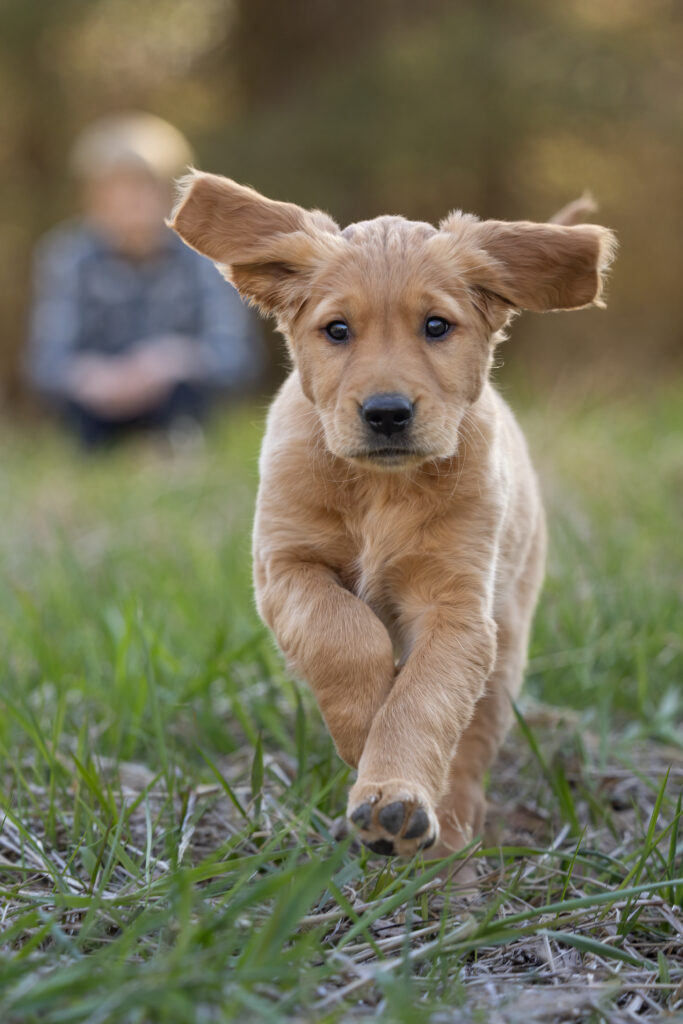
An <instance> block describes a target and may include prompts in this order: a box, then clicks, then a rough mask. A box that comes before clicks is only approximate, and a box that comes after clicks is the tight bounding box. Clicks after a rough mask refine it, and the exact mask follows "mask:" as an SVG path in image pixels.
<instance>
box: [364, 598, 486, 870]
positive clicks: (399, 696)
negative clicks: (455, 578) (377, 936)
mask: <svg viewBox="0 0 683 1024" xmlns="http://www.w3.org/2000/svg"><path fill="white" fill-rule="evenodd" d="M413 626H414V630H415V636H414V642H413V644H412V648H411V652H410V654H409V656H408V659H407V661H406V663H405V665H404V667H403V668H402V670H401V672H400V673H399V675H398V676H397V678H396V682H395V684H394V687H393V688H392V690H391V693H390V694H389V696H388V697H387V700H386V702H385V703H384V704H383V705H382V707H380V708H379V710H378V712H377V714H376V715H375V717H374V720H373V723H372V726H371V729H370V732H369V735H368V739H367V742H366V744H365V750H364V751H363V756H362V757H361V759H360V764H359V766H358V780H357V782H356V783H355V785H354V786H353V788H352V790H351V793H350V796H349V807H348V814H349V817H350V819H351V821H353V822H354V824H355V825H356V826H357V827H358V828H359V829H360V834H361V838H362V839H363V841H364V842H365V843H366V844H367V845H368V846H370V848H371V849H373V850H375V852H377V853H385V854H390V853H398V854H399V855H401V856H411V855H412V854H413V853H415V852H416V851H417V850H419V849H426V848H428V847H429V846H432V845H433V843H434V842H436V839H437V837H438V834H439V825H438V821H437V817H436V807H437V805H438V803H439V800H440V799H441V797H442V796H443V795H444V793H445V791H446V787H447V783H448V769H449V765H450V763H451V761H452V759H453V755H454V753H455V749H456V746H457V743H458V740H459V738H460V736H461V735H462V733H463V731H464V729H465V728H466V726H467V724H468V723H469V721H470V719H471V717H472V715H473V713H474V708H475V705H476V703H477V701H478V699H479V697H480V696H481V695H482V693H483V691H484V687H485V685H486V680H487V678H488V676H489V674H490V672H491V670H492V668H493V664H494V660H495V651H496V640H495V633H496V630H495V624H494V622H493V621H492V619H491V618H490V616H489V614H488V612H487V602H486V600H485V598H484V596H483V595H482V594H480V593H476V592H474V593H469V594H468V593H467V592H466V591H465V590H463V589H460V588H459V589H458V597H457V600H453V599H451V600H449V601H442V602H441V603H437V604H429V605H427V604H425V606H424V607H423V608H422V610H421V611H420V612H419V613H418V614H417V615H416V616H415V619H414V622H413Z"/></svg>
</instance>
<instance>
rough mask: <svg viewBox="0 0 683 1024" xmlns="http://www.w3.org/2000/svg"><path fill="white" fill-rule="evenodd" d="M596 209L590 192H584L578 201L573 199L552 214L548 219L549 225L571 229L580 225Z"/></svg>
mask: <svg viewBox="0 0 683 1024" xmlns="http://www.w3.org/2000/svg"><path fill="white" fill-rule="evenodd" d="M597 209H598V204H597V203H596V201H595V199H594V198H593V196H592V195H591V194H590V192H584V194H583V195H582V196H581V197H580V198H579V199H574V200H573V202H571V203H567V205H566V206H563V207H562V209H561V210H558V211H557V213H554V214H553V215H552V217H550V218H549V219H548V223H549V224H563V225H564V226H565V227H572V225H574V224H581V223H583V221H585V220H586V218H587V217H590V215H591V214H592V213H595V212H596V210H597Z"/></svg>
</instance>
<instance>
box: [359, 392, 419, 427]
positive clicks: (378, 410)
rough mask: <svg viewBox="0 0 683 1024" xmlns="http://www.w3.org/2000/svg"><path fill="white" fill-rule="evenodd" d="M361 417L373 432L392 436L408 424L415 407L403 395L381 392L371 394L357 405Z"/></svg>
mask: <svg viewBox="0 0 683 1024" xmlns="http://www.w3.org/2000/svg"><path fill="white" fill-rule="evenodd" d="M359 412H360V415H361V419H362V420H363V422H364V423H366V424H367V426H368V427H369V429H370V430H371V431H372V432H373V433H374V434H380V435H383V436H384V437H393V436H394V435H395V434H402V433H405V431H406V430H407V429H408V427H409V426H410V424H411V422H412V419H413V415H414V413H415V407H414V405H413V403H412V402H411V401H410V399H409V398H407V397H406V396H405V395H401V394H399V393H397V392H391V393H389V392H383V393H380V394H377V395H371V396H370V397H369V398H366V399H365V401H364V402H363V404H362V405H361V406H359Z"/></svg>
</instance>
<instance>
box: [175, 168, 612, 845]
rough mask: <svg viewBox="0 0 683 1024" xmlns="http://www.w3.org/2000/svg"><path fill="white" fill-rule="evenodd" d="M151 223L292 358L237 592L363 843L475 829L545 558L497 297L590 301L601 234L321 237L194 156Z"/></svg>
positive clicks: (353, 228)
mask: <svg viewBox="0 0 683 1024" xmlns="http://www.w3.org/2000/svg"><path fill="white" fill-rule="evenodd" d="M564 214H565V211H563V213H562V214H561V215H560V219H561V220H562V219H566V220H572V219H574V216H575V211H574V210H570V209H569V208H567V211H566V217H564ZM170 223H171V226H172V227H173V228H174V229H175V230H176V231H177V232H178V234H179V235H180V236H181V237H182V238H183V239H184V240H185V241H186V242H187V243H188V244H189V245H191V246H192V247H193V248H195V249H197V250H198V251H199V252H201V253H204V254H205V255H206V256H209V257H210V258H211V259H212V260H214V261H215V262H216V264H217V265H218V267H219V269H220V270H221V271H222V273H223V274H224V275H225V277H226V278H227V279H228V280H229V281H231V282H232V283H233V284H234V285H235V287H236V288H237V289H238V290H239V292H240V293H241V294H242V296H244V297H245V298H246V299H248V300H249V301H251V302H252V303H254V304H256V305H257V306H258V307H259V308H260V309H261V310H262V311H263V312H264V313H266V314H272V315H274V316H275V317H276V318H277V322H278V326H279V329H280V330H281V332H282V334H283V335H284V337H285V339H286V341H287V345H288V348H289V351H290V354H291V357H292V362H293V366H294V368H293V370H292V373H291V374H290V376H289V378H288V379H287V381H286V382H285V384H284V385H283V387H282V388H281V390H280V392H279V394H278V395H277V397H276V398H275V401H274V402H273V405H272V407H271V409H270V414H269V416H268V426H267V431H266V436H265V440H264V443H263V451H262V456H261V483H260V489H259V495H258V502H257V509H256V521H255V526H254V578H255V586H256V598H257V602H258V608H259V611H260V614H261V615H262V617H263V619H264V620H265V621H266V623H267V624H268V625H269V626H270V628H271V629H272V631H273V633H274V634H275V637H276V639H277V642H278V644H279V646H280V648H281V649H282V651H283V653H284V655H285V657H286V659H287V661H288V663H289V665H290V666H291V669H292V671H294V672H296V673H297V674H298V675H299V676H301V677H302V678H303V679H305V680H306V681H307V682H308V684H309V685H310V687H311V689H312V690H313V693H314V694H315V697H316V699H317V701H318V704H319V706H320V710H321V712H322V714H323V716H324V718H325V721H326V723H327V726H328V728H329V731H330V733H331V734H332V738H333V739H334V742H335V744H336V747H337V750H338V752H339V755H340V756H341V757H342V758H343V759H344V760H345V761H346V762H347V763H348V764H349V765H352V766H353V767H354V768H357V769H358V777H357V780H356V782H355V783H354V785H353V786H352V788H351V792H350V794H349V802H348V816H349V818H350V820H351V821H352V822H353V823H354V825H355V826H356V827H357V828H358V830H359V832H360V836H361V839H362V840H363V842H364V843H365V844H366V845H367V846H369V847H370V849H372V850H373V851H375V852H377V853H381V854H394V853H395V854H398V855H400V856H404V857H409V856H411V855H412V854H414V853H416V852H417V851H418V850H426V849H428V848H432V851H433V854H431V855H439V856H441V855H445V854H447V853H448V852H449V851H451V850H456V849H458V848H461V847H462V846H463V845H464V844H466V843H467V842H468V841H470V840H471V838H472V837H473V836H474V835H476V834H477V833H479V832H480V831H481V829H482V825H483V818H484V809H485V801H484V790H483V780H484V776H485V773H486V771H487V769H488V768H489V766H490V765H491V762H492V760H493V758H494V757H495V754H496V751H497V749H498V747H499V745H500V743H501V740H502V738H503V736H504V735H505V732H506V730H507V728H508V725H509V723H510V718H511V702H512V699H513V698H514V697H515V695H516V694H517V693H518V691H519V688H520V686H521V683H522V675H523V672H524V665H525V660H526V651H527V641H528V637H529V629H530V626H531V620H532V615H533V611H534V605H535V603H536V598H537V595H538V590H539V587H540V584H541V580H542V577H543V564H544V554H545V527H544V518H543V508H542V505H541V499H540V496H539V490H538V485H537V482H536V477H535V475H534V471H533V468H532V466H531V462H530V460H529V454H528V452H527V447H526V444H525V442H524V438H523V436H522V433H521V431H520V429H519V427H518V425H517V423H516V422H515V419H514V417H513V415H512V412H511V411H510V409H509V408H508V406H507V405H506V404H505V402H504V401H503V399H502V398H501V397H500V395H498V394H497V392H496V391H495V390H494V388H493V387H492V386H491V384H490V383H489V381H488V375H489V369H490V367H491V361H492V356H493V352H494V349H495V346H496V343H497V341H499V340H500V337H501V331H502V329H503V328H504V327H505V325H506V324H507V322H508V320H509V319H510V316H511V314H512V313H514V312H516V311H518V310H523V309H529V310H534V311H536V312H545V311H546V310H556V309H576V308H578V307H581V306H587V305H590V304H591V303H595V304H600V296H601V290H602V279H603V274H604V271H605V270H606V268H607V266H608V264H609V262H610V259H611V257H612V254H613V252H614V248H615V243H614V237H613V235H612V233H611V232H610V231H608V230H606V229H605V228H602V227H597V226H595V225H580V226H564V225H562V224H557V223H555V224H534V223H530V222H527V221H520V222H517V223H508V222H504V221H495V220H488V221H480V220H478V219H477V218H476V217H474V216H471V215H467V214H463V213H460V212H456V213H451V214H450V215H449V216H448V217H446V218H445V220H443V221H442V222H441V224H440V225H439V227H438V228H435V227H433V226H432V225H431V224H423V223H418V222H413V221H409V220H405V219H403V218H402V217H393V216H392V217H388V216H387V217H377V218H376V219H375V220H369V221H363V222H362V223H358V224H351V225H350V226H349V227H347V228H345V229H344V230H340V229H339V227H338V226H337V225H336V224H335V223H334V221H333V220H331V219H330V218H329V217H328V216H327V215H326V214H324V213H320V212H319V211H307V210H304V209H301V208H300V207H298V206H294V205H292V204H290V203H281V202H274V201H272V200H269V199H266V198H265V197H264V196H261V195H259V194H258V193H257V192H255V191H253V190H252V189H250V188H245V187H243V186H241V185H238V184H236V183H235V182H233V181H230V180H228V179H226V178H222V177H218V176H215V175H211V174H202V173H194V174H192V175H191V176H189V177H188V178H187V179H185V180H184V181H183V182H182V184H181V197H180V201H179V203H178V205H177V207H176V209H175V211H174V214H173V217H172V220H171V222H170Z"/></svg>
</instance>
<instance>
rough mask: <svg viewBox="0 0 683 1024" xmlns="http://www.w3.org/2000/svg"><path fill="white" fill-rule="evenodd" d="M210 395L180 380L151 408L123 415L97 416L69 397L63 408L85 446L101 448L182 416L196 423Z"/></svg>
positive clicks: (165, 425)
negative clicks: (132, 414)
mask: <svg viewBox="0 0 683 1024" xmlns="http://www.w3.org/2000/svg"><path fill="white" fill-rule="evenodd" d="M208 410H209V395H208V393H207V391H206V390H205V389H203V388H200V387H197V385H194V384H187V383H179V384H176V385H175V386H174V388H173V390H172V391H170V392H169V394H168V395H166V397H165V398H164V399H163V400H162V401H161V402H160V403H159V404H158V405H156V406H154V408H152V409H148V410H147V411H146V412H144V413H141V414H140V415H137V416H130V417H127V418H126V419H108V418H106V417H104V416H98V415H97V413H94V412H92V411H91V410H90V409H86V408H84V406H82V405H80V404H79V403H78V402H74V401H69V402H68V403H67V405H66V408H65V410H64V418H65V421H66V425H67V428H68V429H69V430H70V431H71V433H72V434H74V435H75V436H76V437H77V438H78V440H79V441H80V443H81V444H82V445H83V446H84V447H85V448H89V449H92V448H100V447H104V446H107V445H110V444H113V443H114V442H116V441H119V440H122V439H123V438H125V437H128V436H130V435H131V434H136V433H139V432H142V431H165V430H168V428H169V427H170V426H172V424H173V423H174V422H177V421H179V420H182V419H183V418H189V419H193V420H195V421H196V422H198V423H201V422H203V421H204V420H205V419H206V416H207V414H208Z"/></svg>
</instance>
